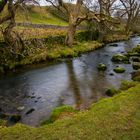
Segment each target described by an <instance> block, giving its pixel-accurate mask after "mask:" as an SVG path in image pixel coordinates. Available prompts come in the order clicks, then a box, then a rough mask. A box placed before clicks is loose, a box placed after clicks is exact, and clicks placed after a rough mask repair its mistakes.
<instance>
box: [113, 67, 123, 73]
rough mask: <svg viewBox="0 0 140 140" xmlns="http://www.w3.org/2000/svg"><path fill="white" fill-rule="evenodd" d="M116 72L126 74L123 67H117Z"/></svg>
mask: <svg viewBox="0 0 140 140" xmlns="http://www.w3.org/2000/svg"><path fill="white" fill-rule="evenodd" d="M114 71H115V72H116V73H124V72H125V69H124V68H123V67H116V68H114Z"/></svg>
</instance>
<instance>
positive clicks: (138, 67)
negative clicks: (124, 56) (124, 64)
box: [132, 62, 140, 70]
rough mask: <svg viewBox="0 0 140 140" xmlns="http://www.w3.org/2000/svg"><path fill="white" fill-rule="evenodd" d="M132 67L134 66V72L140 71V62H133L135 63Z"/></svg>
mask: <svg viewBox="0 0 140 140" xmlns="http://www.w3.org/2000/svg"><path fill="white" fill-rule="evenodd" d="M132 66H133V69H134V70H138V69H140V62H133V63H132Z"/></svg>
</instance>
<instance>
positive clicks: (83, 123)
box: [0, 83, 140, 140]
mask: <svg viewBox="0 0 140 140" xmlns="http://www.w3.org/2000/svg"><path fill="white" fill-rule="evenodd" d="M139 98H140V84H139V83H138V84H137V85H136V86H135V87H132V88H130V89H128V90H126V91H122V92H121V93H120V94H118V95H116V96H114V97H112V98H107V99H102V100H101V101H99V102H97V103H95V104H93V105H92V106H91V108H90V109H89V110H87V111H83V112H79V113H76V114H75V115H73V117H72V116H70V117H68V116H67V117H66V118H63V120H57V121H56V122H54V123H53V124H51V125H44V126H42V127H39V128H32V127H29V126H26V125H22V124H16V125H15V126H12V127H2V126H1V127H0V139H1V140H15V139H18V140H21V139H29V137H30V139H32V140H35V139H40V140H43V139H47V140H53V139H73V140H74V139H75V140H77V139H97V140H98V139H100V140H108V139H131V140H136V139H138V138H139V137H140V122H139V120H140V101H139Z"/></svg>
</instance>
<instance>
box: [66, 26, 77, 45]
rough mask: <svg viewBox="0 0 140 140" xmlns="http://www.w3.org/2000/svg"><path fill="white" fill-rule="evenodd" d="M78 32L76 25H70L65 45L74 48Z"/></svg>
mask: <svg viewBox="0 0 140 140" xmlns="http://www.w3.org/2000/svg"><path fill="white" fill-rule="evenodd" d="M75 32H76V25H74V24H70V25H69V27H68V33H67V36H66V39H65V44H66V45H68V46H72V45H73V42H74V35H75Z"/></svg>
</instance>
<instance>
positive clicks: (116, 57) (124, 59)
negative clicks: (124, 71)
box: [111, 54, 129, 63]
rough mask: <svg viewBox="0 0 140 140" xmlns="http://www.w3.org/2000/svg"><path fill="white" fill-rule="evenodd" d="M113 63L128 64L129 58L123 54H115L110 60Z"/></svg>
mask: <svg viewBox="0 0 140 140" xmlns="http://www.w3.org/2000/svg"><path fill="white" fill-rule="evenodd" d="M111 60H112V61H113V62H123V63H129V57H127V56H126V55H123V54H115V55H114V56H113V57H112V59H111Z"/></svg>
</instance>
